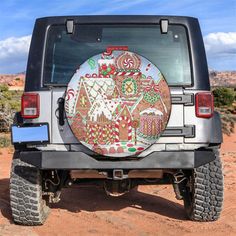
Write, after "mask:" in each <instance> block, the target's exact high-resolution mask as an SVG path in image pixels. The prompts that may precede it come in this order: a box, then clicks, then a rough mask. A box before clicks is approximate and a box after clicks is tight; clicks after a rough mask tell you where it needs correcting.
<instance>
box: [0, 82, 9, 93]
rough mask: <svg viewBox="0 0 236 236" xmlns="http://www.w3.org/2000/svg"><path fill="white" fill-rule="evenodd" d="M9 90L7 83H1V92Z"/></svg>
mask: <svg viewBox="0 0 236 236" xmlns="http://www.w3.org/2000/svg"><path fill="white" fill-rule="evenodd" d="M5 91H8V86H7V85H6V84H0V93H1V92H5Z"/></svg>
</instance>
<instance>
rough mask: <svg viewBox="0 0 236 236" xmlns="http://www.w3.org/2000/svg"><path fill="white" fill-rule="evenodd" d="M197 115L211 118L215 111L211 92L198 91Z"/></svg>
mask: <svg viewBox="0 0 236 236" xmlns="http://www.w3.org/2000/svg"><path fill="white" fill-rule="evenodd" d="M195 98H196V116H197V117H201V118H211V117H212V116H213V112H214V102H213V95H212V93H211V92H201V93H197V94H196V96H195Z"/></svg>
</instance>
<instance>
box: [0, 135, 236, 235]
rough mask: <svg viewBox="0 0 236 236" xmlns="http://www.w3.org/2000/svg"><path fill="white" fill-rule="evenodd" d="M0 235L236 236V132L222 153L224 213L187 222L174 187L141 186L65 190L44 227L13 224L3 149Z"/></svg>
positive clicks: (6, 156) (7, 165)
mask: <svg viewBox="0 0 236 236" xmlns="http://www.w3.org/2000/svg"><path fill="white" fill-rule="evenodd" d="M0 153H1V154H0V236H3V235H4V236H8V235H9V236H10V235H11V236H37V235H44V236H47V235H50V236H53V235H70V236H72V235H129V236H131V235H140V236H145V235H181V236H183V235H201V236H205V235H206V236H210V235H214V236H217V235H227V236H229V235H236V203H235V202H236V134H234V135H233V136H231V137H226V138H225V143H224V145H223V146H222V151H221V155H222V158H223V162H224V173H225V201H224V210H223V213H222V216H221V218H220V220H219V221H217V222H211V223H197V222H191V221H189V220H187V219H186V216H185V213H184V209H183V205H182V202H181V201H178V200H176V199H175V196H174V193H173V190H172V187H171V186H141V187H139V188H138V190H134V191H132V192H130V193H129V194H127V195H124V196H122V197H120V198H111V197H107V196H106V194H105V193H104V191H103V190H102V189H100V188H98V187H91V186H83V187H81V186H80V187H78V186H74V187H72V188H70V189H66V190H65V191H63V195H62V200H61V202H60V203H58V204H56V205H54V207H53V209H52V210H51V214H50V216H49V218H48V220H47V221H46V223H45V225H43V226H39V227H24V226H17V225H14V224H13V222H12V219H11V213H10V207H9V188H8V185H9V169H10V162H11V157H12V154H11V153H9V150H7V149H2V150H0Z"/></svg>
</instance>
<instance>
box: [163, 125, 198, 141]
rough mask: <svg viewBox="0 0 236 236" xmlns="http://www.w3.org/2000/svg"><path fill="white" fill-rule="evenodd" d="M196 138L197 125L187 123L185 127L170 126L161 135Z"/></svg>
mask: <svg viewBox="0 0 236 236" xmlns="http://www.w3.org/2000/svg"><path fill="white" fill-rule="evenodd" d="M180 136H183V137H185V138H194V137H195V126H194V125H185V126H183V127H181V126H180V127H168V128H166V129H165V130H164V132H163V133H162V135H161V137H180Z"/></svg>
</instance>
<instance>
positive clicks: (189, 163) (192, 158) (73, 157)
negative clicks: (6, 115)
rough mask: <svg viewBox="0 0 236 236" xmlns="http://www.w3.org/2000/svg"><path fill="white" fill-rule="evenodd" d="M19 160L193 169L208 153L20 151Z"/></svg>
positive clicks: (42, 164)
mask: <svg viewBox="0 0 236 236" xmlns="http://www.w3.org/2000/svg"><path fill="white" fill-rule="evenodd" d="M19 154H20V159H21V160H22V161H24V162H26V163H29V164H32V165H33V166H36V167H37V168H39V169H68V170H69V169H81V170H88V169H97V170H105V169H193V168H196V167H199V166H201V165H204V164H206V163H208V162H211V161H213V160H214V159H215V154H214V153H213V151H211V150H194V151H171V152H168V151H164V152H153V153H151V154H149V155H148V156H146V157H143V158H140V159H137V160H113V161H111V160H97V159H94V158H93V157H91V156H89V155H87V154H85V153H83V152H69V151H68V152H67V151H22V152H20V153H19Z"/></svg>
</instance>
